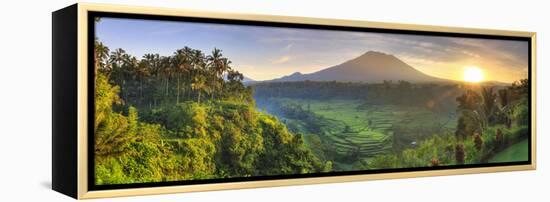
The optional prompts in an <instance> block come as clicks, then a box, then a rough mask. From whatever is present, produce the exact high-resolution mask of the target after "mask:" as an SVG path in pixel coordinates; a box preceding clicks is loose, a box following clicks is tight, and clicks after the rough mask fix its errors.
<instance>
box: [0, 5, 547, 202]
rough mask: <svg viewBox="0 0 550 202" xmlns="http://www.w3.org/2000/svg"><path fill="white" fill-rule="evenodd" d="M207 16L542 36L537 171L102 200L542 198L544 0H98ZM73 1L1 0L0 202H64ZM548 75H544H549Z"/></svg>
mask: <svg viewBox="0 0 550 202" xmlns="http://www.w3.org/2000/svg"><path fill="white" fill-rule="evenodd" d="M94 2H100V3H116V4H130V5H144V6H157V7H171V8H186V9H198V10H210V11H224V12H238V13H257V14H274V15H290V16H309V17H322V18H342V19H356V20H368V21H382V22H400V23H413V24H430V25H445V26H460V27H464V26H466V27H476V28H493V29H510V30H525V31H536V32H538V43H537V46H538V54H537V55H538V66H537V71H538V76H537V78H538V82H537V86H538V92H537V93H538V97H537V102H538V103H539V105H538V109H537V113H538V114H537V115H538V116H537V119H538V120H537V121H538V123H539V126H538V128H537V133H538V142H537V143H538V170H537V171H526V172H509V173H494V174H475V175H464V176H446V177H428V178H416V179H399V180H384V181H369V182H356V183H339V184H323V185H309V186H292V187H280V188H263V189H247V190H232V191H217V192H203V193H190V194H172V195H159V196H140V197H125V198H117V199H107V200H105V199H103V200H104V201H236V200H239V201H344V200H346V201H367V200H373V201H380V200H383V201H421V200H422V201H460V202H464V201H481V200H484V201H527V200H533V201H542V200H548V194H549V193H548V186H549V185H550V184H549V183H548V182H549V181H550V162H549V161H548V154H549V147H550V145H549V138H548V137H547V135H548V134H547V131H548V129H549V127H550V126H549V125H548V124H544V123H545V122H546V123H549V122H548V121H549V120H548V116H547V114H546V113H548V112H549V108H548V105H543V104H542V103H548V102H550V100H549V97H548V96H549V95H548V91H547V89H546V88H547V87H548V86H550V79H548V76H550V75H549V72H548V69H547V68H546V66H547V64H548V61H549V58H548V56H549V55H548V52H549V51H550V50H549V48H548V46H549V45H550V44H549V43H550V42H549V40H548V37H550V26H548V20H547V19H548V18H549V17H550V15H549V14H548V13H549V12H550V11H549V10H548V8H549V6H548V5H544V4H545V1H540V0H539V1H535V0H522V1H518V0H516V1H504V0H499V1H479V0H461V1H454V2H445V1H440V0H432V1H427V0H414V1H407V0H403V1H396V0H378V1H348V0H335V1H311V2H306V1H296V0H294V1H292V0H277V1H276V0H270V1H254V0H250V1H246V0H235V1H215V0H195V1H182V0H180V1H177V0H173V1H168V0H157V1H145V0H140V1H131V0H125V1H113V0H111V1H108V0H103V1H99V0H98V1H94ZM72 3H74V1H65V0H56V1H23V0H11V1H9V0H5V1H2V3H1V12H0V15H1V17H0V22H1V23H0V30H1V31H0V58H1V59H0V201H69V200H70V198H68V197H66V196H63V195H61V194H59V193H56V192H54V191H51V190H50V186H51V175H50V173H51V12H52V11H54V10H56V9H59V8H62V7H65V6H67V5H70V4H72ZM545 77H546V78H545Z"/></svg>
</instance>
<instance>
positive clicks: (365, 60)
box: [271, 51, 446, 83]
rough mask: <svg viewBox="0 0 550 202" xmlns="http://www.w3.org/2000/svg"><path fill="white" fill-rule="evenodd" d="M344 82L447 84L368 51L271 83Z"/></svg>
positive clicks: (392, 59) (385, 55) (399, 62)
mask: <svg viewBox="0 0 550 202" xmlns="http://www.w3.org/2000/svg"><path fill="white" fill-rule="evenodd" d="M305 80H310V81H343V82H372V83H374V82H376V83H378V82H382V81H384V80H394V81H397V80H405V81H410V82H441V81H446V80H445V79H440V78H436V77H432V76H429V75H426V74H424V73H422V72H420V71H418V70H416V69H415V68H414V67H411V66H410V65H408V64H406V63H405V62H403V61H401V60H399V59H398V58H397V57H395V56H393V55H389V54H385V53H381V52H376V51H369V52H366V53H365V54H363V55H361V56H359V57H357V58H355V59H352V60H349V61H346V62H344V63H342V64H339V65H336V66H333V67H329V68H326V69H323V70H321V71H318V72H314V73H310V74H301V73H299V72H296V73H293V74H291V75H288V76H284V77H281V78H278V79H274V80H271V81H305Z"/></svg>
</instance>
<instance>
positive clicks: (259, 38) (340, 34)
mask: <svg viewBox="0 0 550 202" xmlns="http://www.w3.org/2000/svg"><path fill="white" fill-rule="evenodd" d="M96 37H98V38H99V40H100V41H102V42H103V43H104V44H105V45H106V46H108V47H109V48H110V49H111V50H115V49H116V48H122V49H124V50H126V52H128V53H129V54H131V55H133V56H136V57H138V58H141V57H142V56H143V55H144V54H146V53H158V54H160V55H165V56H168V55H172V54H173V52H174V51H175V50H177V49H180V48H183V47H184V46H189V47H191V48H194V49H199V50H202V51H203V52H205V53H210V52H211V51H212V49H214V48H218V49H221V50H222V51H223V52H222V53H223V55H224V56H225V57H227V58H229V59H230V60H231V61H232V68H234V69H236V70H238V71H240V72H241V73H243V74H244V75H245V76H246V77H248V78H251V79H254V80H258V81H261V80H270V79H274V78H279V77H282V76H285V75H289V74H292V73H294V72H301V73H312V72H316V71H319V70H322V69H325V68H328V67H332V66H335V65H338V64H341V63H343V62H345V61H348V60H351V59H353V58H355V57H358V56H360V55H362V54H363V53H365V52H367V51H379V52H384V53H387V54H392V55H395V56H396V57H397V58H399V59H401V60H403V61H404V62H405V63H407V64H409V65H411V66H413V67H414V68H416V69H418V70H419V71H421V72H423V73H425V74H428V75H431V76H435V77H439V78H445V79H452V80H463V75H464V71H465V69H467V68H468V67H472V66H474V67H478V68H479V69H481V71H482V72H483V76H484V80H488V81H500V82H507V83H510V82H513V81H516V80H519V79H522V78H527V75H528V70H527V69H528V43H527V42H526V41H512V40H493V39H474V38H460V37H442V36H421V35H405V34H387V33H370V32H353V31H334V30H318V29H301V28H300V29H298V28H283V27H262V26H249V25H223V24H212V23H192V22H173V21H158V20H137V19H122V18H102V19H101V21H99V22H98V23H97V24H96Z"/></svg>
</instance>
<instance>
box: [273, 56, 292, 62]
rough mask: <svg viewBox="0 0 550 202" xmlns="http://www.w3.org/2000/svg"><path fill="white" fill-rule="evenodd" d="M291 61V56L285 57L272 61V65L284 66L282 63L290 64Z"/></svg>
mask: <svg viewBox="0 0 550 202" xmlns="http://www.w3.org/2000/svg"><path fill="white" fill-rule="evenodd" d="M289 60H290V56H288V55H285V56H281V57H279V58H277V59H274V60H271V64H282V63H285V62H288V61H289Z"/></svg>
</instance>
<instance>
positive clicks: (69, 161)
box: [52, 3, 536, 199]
mask: <svg viewBox="0 0 550 202" xmlns="http://www.w3.org/2000/svg"><path fill="white" fill-rule="evenodd" d="M90 12H108V13H123V14H133V15H156V16H172V17H194V18H211V19H227V20H244V21H258V22H273V23H297V24H305V25H323V26H345V27H358V28H375V29H387V30H408V31H420V32H440V33H459V34H474V35H487V36H513V37H525V38H530V44H531V46H530V58H529V61H530V82H531V83H530V84H531V85H530V87H531V89H530V90H531V97H530V104H531V108H530V110H531V125H530V127H531V134H530V140H531V142H530V145H531V147H530V149H531V151H530V154H531V157H530V158H531V161H530V164H524V165H507V166H492V167H474V168H453V169H441V170H426V171H403V172H391V173H375V174H358V175H342V176H323V177H308V178H293V179H268V180H254V181H242V182H224V183H209V184H193V185H170V186H160V187H142V188H123V189H109V190H90V189H89V187H88V186H89V179H90V178H89V176H88V173H89V166H90V165H89V164H88V163H89V161H88V152H90V150H89V147H88V143H89V136H90V134H89V132H88V131H89V128H88V125H89V117H88V110H89V109H90V108H89V106H88V101H89V96H90V94H89V92H88V85H89V81H88V78H89V77H88V76H89V75H88V73H89V72H88V68H89V64H90V63H89V62H90V61H89V57H88V56H89V50H90V49H89V45H90V39H89V37H88V36H89V35H88V31H89V30H88V22H89V20H90V19H89V15H88V14H89V13H90ZM68 18H70V19H68ZM53 26H54V28H53V30H54V34H53V35H54V42H53V43H54V44H53V46H54V62H53V66H54V67H53V68H54V90H53V91H54V101H53V104H54V117H55V116H60V115H61V113H63V112H67V110H68V112H71V113H72V114H73V115H75V116H73V118H74V119H75V123H76V125H75V126H74V128H73V129H76V131H74V130H69V129H67V130H63V129H61V128H60V127H62V126H60V125H56V122H60V121H63V120H65V119H63V118H59V119H56V118H54V127H53V128H54V129H53V136H54V137H53V141H54V143H53V144H54V148H53V150H54V151H53V155H54V157H53V158H54V160H53V161H54V162H53V164H54V165H53V166H54V168H53V172H54V176H53V183H52V184H53V189H54V190H57V191H59V192H61V193H64V194H67V195H69V196H71V197H74V198H77V199H92V198H103V197H120V196H134V195H150V194H169V193H183V192H197V191H212V190H226V189H244V188H258V187H275V186H289V185H306V184H319V183H336V182H351V181H364V180H381V179H396V178H412V177H426V176H441V175H459V174H474V173H489V172H503V171H520V170H535V169H536V135H535V134H536V97H535V96H536V72H535V70H536V33H535V32H523V31H508V30H491V29H474V28H458V27H443V26H428V25H411V24H398V23H381V22H366V21H355V20H336V19H321V18H308V17H290V16H273V15H252V14H235V13H218V12H203V11H191V10H181V9H169V8H151V7H137V6H120V5H106V4H90V3H78V4H75V5H73V6H70V7H67V8H65V9H62V10H60V11H56V12H54V25H53ZM56 26H57V27H56ZM75 34H76V35H75ZM57 35H59V37H60V38H57V39H56V36H57ZM69 35H71V37H73V38H74V39H75V40H73V41H71V39H72V38H69V39H67V36H69ZM65 39H67V40H68V42H61V41H62V40H65ZM73 42H74V44H73ZM60 43H69V46H68V47H67V48H61V46H62V44H61V45H60ZM56 47H59V48H57V49H56ZM69 52H74V56H75V58H74V61H73V62H72V63H71V62H66V63H64V62H63V61H64V60H66V59H64V58H62V57H60V55H63V56H66V57H72V56H71V55H67V54H68V53H69ZM62 60H63V61H62ZM56 61H57V62H56ZM74 62H76V63H74ZM75 65H76V67H75ZM56 68H57V69H59V70H56ZM71 68H76V69H73V70H72V71H75V72H74V73H75V74H73V75H72V76H74V79H75V80H74V82H73V83H63V82H66V81H59V85H57V86H56V82H57V80H59V78H60V77H61V75H62V74H67V71H65V70H68V69H71ZM56 73H57V74H56ZM66 84H68V85H72V84H76V86H74V88H75V89H74V90H75V91H74V92H73V93H74V94H70V95H71V96H72V97H71V98H72V102H74V104H75V106H76V109H74V108H73V109H69V108H67V109H66V108H64V107H70V106H62V105H63V102H67V101H66V100H65V99H68V98H63V97H62V96H58V97H56V95H60V94H62V93H63V91H64V89H57V88H62V87H60V86H62V85H66ZM56 93H57V94H56ZM56 104H59V106H58V105H56ZM69 118H70V117H69ZM56 120H57V121H56ZM62 139H65V140H62ZM70 153H74V154H70ZM75 157H76V158H75Z"/></svg>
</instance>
